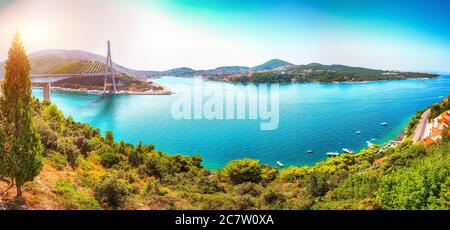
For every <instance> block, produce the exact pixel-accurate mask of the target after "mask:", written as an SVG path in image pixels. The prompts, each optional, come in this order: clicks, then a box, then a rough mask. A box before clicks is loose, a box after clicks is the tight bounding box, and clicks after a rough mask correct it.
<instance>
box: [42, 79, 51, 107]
mask: <svg viewBox="0 0 450 230" xmlns="http://www.w3.org/2000/svg"><path fill="white" fill-rule="evenodd" d="M51 94H52V83H50V82H49V83H44V101H48V102H50V97H51Z"/></svg>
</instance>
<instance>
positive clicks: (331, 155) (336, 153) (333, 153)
mask: <svg viewBox="0 0 450 230" xmlns="http://www.w3.org/2000/svg"><path fill="white" fill-rule="evenodd" d="M339 155H340V153H338V152H327V156H329V157H336V156H339Z"/></svg>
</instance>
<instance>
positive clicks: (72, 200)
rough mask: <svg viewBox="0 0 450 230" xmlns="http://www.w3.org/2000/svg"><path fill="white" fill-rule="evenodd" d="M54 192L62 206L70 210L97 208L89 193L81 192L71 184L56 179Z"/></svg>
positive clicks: (96, 203)
mask: <svg viewBox="0 0 450 230" xmlns="http://www.w3.org/2000/svg"><path fill="white" fill-rule="evenodd" d="M54 193H55V194H56V195H57V196H58V198H59V200H60V202H61V204H62V206H63V207H64V208H65V209H70V210H99V209H100V205H99V204H98V202H97V201H96V200H95V199H94V198H93V197H90V196H89V195H87V194H85V193H83V192H81V191H80V190H79V189H77V188H76V187H75V186H74V185H73V184H71V183H70V182H66V181H57V182H56V184H55V190H54Z"/></svg>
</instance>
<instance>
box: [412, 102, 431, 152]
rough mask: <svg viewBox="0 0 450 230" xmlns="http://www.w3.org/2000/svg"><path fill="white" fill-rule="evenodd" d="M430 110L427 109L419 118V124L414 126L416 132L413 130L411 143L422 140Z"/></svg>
mask: <svg viewBox="0 0 450 230" xmlns="http://www.w3.org/2000/svg"><path fill="white" fill-rule="evenodd" d="M430 114H431V109H427V111H425V112H424V113H422V116H421V117H420V121H419V124H418V125H417V126H416V130H414V135H413V143H414V144H415V143H417V142H419V141H420V140H422V139H423V138H424V136H423V135H424V134H425V129H426V127H427V123H428V118H429V117H430Z"/></svg>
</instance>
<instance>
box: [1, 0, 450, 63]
mask: <svg viewBox="0 0 450 230" xmlns="http://www.w3.org/2000/svg"><path fill="white" fill-rule="evenodd" d="M448 12H450V3H448V1H438V0H431V1H430V0H428V1H425V0H424V1H414V0H408V1H407V0H400V1H382V0H360V1H356V0H341V1H337V0H328V1H325V0H324V1H320V0H306V1H287V0H285V1H283V0H279V1H264V0H245V1H243V0H228V1H226V0H222V1H219V0H197V1H195V0H134V1H133V0H76V1H75V0H15V1H8V0H0V59H1V60H3V59H5V58H6V55H7V50H8V47H9V45H10V40H11V38H12V34H13V32H14V31H15V30H16V29H18V30H20V31H21V33H22V35H23V40H24V42H25V46H26V49H27V51H28V52H33V51H37V50H42V49H56V48H57V49H80V50H85V51H90V52H94V53H98V54H102V55H105V49H106V40H111V42H112V51H113V60H114V61H115V62H117V63H119V64H122V65H125V66H127V67H130V68H135V69H142V70H164V69H169V68H174V67H182V66H186V67H191V68H195V69H208V68H214V67H218V66H225V65H246V66H254V65H257V64H260V63H262V62H265V61H267V60H269V59H272V58H279V59H283V60H286V61H289V62H292V63H296V64H307V63H311V62H320V63H324V64H346V65H353V66H364V67H372V68H380V69H400V70H412V71H415V70H419V71H450V14H449V13H448Z"/></svg>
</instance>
